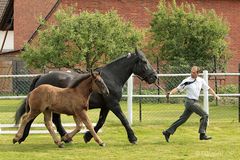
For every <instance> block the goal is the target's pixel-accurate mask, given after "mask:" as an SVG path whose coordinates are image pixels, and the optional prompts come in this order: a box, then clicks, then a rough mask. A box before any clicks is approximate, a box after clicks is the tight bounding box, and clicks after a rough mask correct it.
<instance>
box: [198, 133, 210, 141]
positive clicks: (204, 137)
mask: <svg viewBox="0 0 240 160" xmlns="http://www.w3.org/2000/svg"><path fill="white" fill-rule="evenodd" d="M199 139H200V140H209V139H212V137H209V136H207V135H206V134H200V136H199Z"/></svg>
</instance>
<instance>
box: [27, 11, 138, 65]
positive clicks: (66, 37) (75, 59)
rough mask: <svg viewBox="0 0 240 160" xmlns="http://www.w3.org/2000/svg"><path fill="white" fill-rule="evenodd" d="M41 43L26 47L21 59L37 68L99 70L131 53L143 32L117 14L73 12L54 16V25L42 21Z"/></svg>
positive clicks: (64, 12)
mask: <svg viewBox="0 0 240 160" xmlns="http://www.w3.org/2000/svg"><path fill="white" fill-rule="evenodd" d="M42 24H43V26H44V27H43V28H44V29H43V30H40V31H38V33H39V34H38V39H37V40H36V41H34V42H33V43H31V44H26V45H25V47H24V51H23V53H22V58H23V59H24V60H25V61H26V62H27V64H28V65H30V66H33V67H34V68H40V69H43V68H45V67H57V68H61V67H66V68H73V67H74V66H75V65H76V64H80V65H81V66H82V67H81V68H82V69H83V67H85V68H84V69H89V68H92V67H96V66H97V64H98V63H106V61H109V60H112V59H114V58H116V57H118V56H119V55H121V54H123V53H126V52H129V51H132V50H133V49H134V48H135V47H137V45H140V40H141V39H142V37H143V32H142V31H140V30H138V29H136V28H134V27H133V25H132V24H131V23H130V22H125V21H123V19H122V18H120V17H119V15H118V14H117V12H116V11H109V12H106V13H100V12H98V11H96V12H94V13H90V12H87V11H83V12H80V13H78V14H76V12H75V10H74V9H73V8H72V7H71V8H67V9H61V10H59V11H58V12H56V14H55V23H54V24H49V23H46V22H44V21H42Z"/></svg>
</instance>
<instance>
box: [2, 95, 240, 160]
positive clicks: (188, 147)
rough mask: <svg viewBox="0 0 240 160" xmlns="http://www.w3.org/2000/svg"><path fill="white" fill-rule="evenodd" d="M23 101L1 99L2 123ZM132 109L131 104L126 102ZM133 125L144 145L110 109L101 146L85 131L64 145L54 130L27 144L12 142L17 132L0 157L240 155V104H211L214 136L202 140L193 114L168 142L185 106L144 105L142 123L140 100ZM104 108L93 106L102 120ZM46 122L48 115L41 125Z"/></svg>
mask: <svg viewBox="0 0 240 160" xmlns="http://www.w3.org/2000/svg"><path fill="white" fill-rule="evenodd" d="M19 104H20V101H19V100H14V101H13V100H11V101H10V100H6V101H3V100H1V101H0V111H1V112H0V123H11V122H12V121H13V118H12V117H13V115H14V112H15V110H16V108H17V106H18V105H19ZM122 109H123V111H124V112H125V113H126V110H127V108H126V103H124V102H123V103H122ZM133 109H134V114H133V117H134V120H133V126H132V127H133V129H134V132H135V135H136V136H137V137H138V144H137V145H132V144H130V143H129V142H128V140H127V135H126V132H125V129H124V127H123V126H122V125H121V123H120V121H119V120H118V119H117V118H116V117H115V116H114V115H113V114H112V113H111V112H110V113H109V116H108V118H107V120H106V123H105V125H104V127H103V128H102V131H103V132H102V133H99V136H100V137H101V139H102V140H103V141H104V142H105V143H106V144H107V146H106V147H104V148H102V147H99V146H98V145H97V144H96V143H95V142H94V141H91V142H90V143H88V144H85V143H84V141H83V139H82V136H83V135H82V134H78V135H76V136H75V137H74V141H73V143H72V144H66V145H65V148H63V149H59V148H57V146H56V145H55V144H54V143H53V141H52V139H51V137H50V135H49V134H46V135H29V136H28V138H27V139H26V141H25V142H23V143H22V144H21V145H19V144H15V145H13V144H12V138H13V136H14V135H0V159H4V160H10V159H11V160H12V159H18V160H32V159H44V160H53V159H64V160H75V159H84V160H88V159H120V160H121V159H123V160H124V159H128V160H129V159H130V160H131V159H134V160H136V159H146V160H150V159H151V160H154V159H156V160H158V159H168V160H170V159H179V160H180V159H182V160H188V159H189V160H190V159H191V160H192V159H198V160H206V159H217V160H219V159H222V160H225V159H239V156H240V124H239V123H238V122H237V120H238V117H237V115H238V113H237V112H238V109H237V106H211V107H210V124H209V127H208V130H207V131H208V134H209V135H211V136H212V137H213V139H212V140H210V141H200V140H198V133H197V131H198V127H199V117H198V116H197V115H192V117H191V118H190V119H189V120H188V121H187V122H186V123H185V124H184V125H182V126H181V127H179V128H178V130H177V131H176V133H175V134H174V135H173V136H171V137H170V143H167V142H165V140H164V138H163V136H162V134H161V132H162V130H163V129H165V128H167V127H168V126H169V125H170V124H171V123H172V122H173V121H175V120H176V119H177V118H178V117H179V116H180V114H181V112H182V110H183V105H182V104H179V105H178V104H150V103H148V104H143V106H142V109H143V110H142V112H143V115H142V122H139V119H138V117H139V108H138V104H134V106H133ZM98 114H99V110H90V111H89V116H90V118H91V119H92V121H93V122H96V120H97V119H98ZM42 121H43V118H42V116H39V117H38V119H36V123H40V122H42ZM63 121H64V122H73V120H72V118H71V117H70V116H63Z"/></svg>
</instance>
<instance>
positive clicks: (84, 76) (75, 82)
mask: <svg viewBox="0 0 240 160" xmlns="http://www.w3.org/2000/svg"><path fill="white" fill-rule="evenodd" d="M90 76H91V74H90V73H88V74H83V75H81V77H79V78H77V79H76V80H74V81H73V82H72V83H71V84H70V85H69V86H68V88H75V87H77V86H78V85H79V83H81V82H82V81H84V80H85V79H87V78H89V77H90Z"/></svg>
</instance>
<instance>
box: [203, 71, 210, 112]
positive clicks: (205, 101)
mask: <svg viewBox="0 0 240 160" xmlns="http://www.w3.org/2000/svg"><path fill="white" fill-rule="evenodd" d="M203 79H204V80H205V81H206V83H207V85H208V71H207V70H204V71H203ZM203 109H204V111H205V112H207V114H209V103H208V90H207V89H204V90H203Z"/></svg>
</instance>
